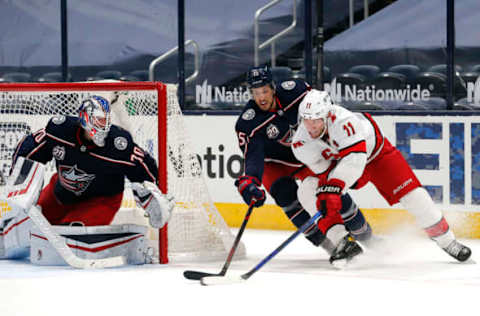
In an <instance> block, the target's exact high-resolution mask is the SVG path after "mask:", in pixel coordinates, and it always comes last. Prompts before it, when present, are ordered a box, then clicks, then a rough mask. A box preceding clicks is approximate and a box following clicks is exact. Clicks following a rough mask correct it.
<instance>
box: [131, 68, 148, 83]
mask: <svg viewBox="0 0 480 316" xmlns="http://www.w3.org/2000/svg"><path fill="white" fill-rule="evenodd" d="M128 75H129V76H133V77H136V78H138V79H139V80H140V81H148V70H144V69H137V70H134V71H132V72H130V73H129V74H128Z"/></svg>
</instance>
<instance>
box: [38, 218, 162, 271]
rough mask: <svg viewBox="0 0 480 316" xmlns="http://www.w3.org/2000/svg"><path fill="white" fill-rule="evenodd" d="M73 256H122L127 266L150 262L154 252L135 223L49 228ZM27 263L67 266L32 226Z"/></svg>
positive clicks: (139, 226) (143, 229) (142, 229)
mask: <svg viewBox="0 0 480 316" xmlns="http://www.w3.org/2000/svg"><path fill="white" fill-rule="evenodd" d="M52 228H53V229H54V230H55V232H56V233H58V234H59V235H60V236H62V237H63V238H64V239H65V242H66V244H67V245H68V247H70V249H71V250H72V251H73V253H74V254H75V255H76V256H77V257H79V258H82V259H104V258H111V257H117V256H122V257H125V258H126V261H127V263H128V264H144V263H150V262H151V261H152V258H151V256H152V255H153V249H149V248H147V246H146V241H145V233H146V231H147V227H145V226H141V225H134V224H125V225H108V226H52ZM31 235H32V237H31V248H30V261H31V262H32V263H33V264H38V265H67V263H66V262H65V260H64V259H63V258H62V257H61V256H60V255H59V254H58V253H57V252H56V250H55V248H54V247H53V246H52V245H51V243H50V242H48V240H47V238H45V236H44V235H43V233H42V232H41V231H40V230H39V229H38V228H37V227H36V226H35V225H34V226H33V227H32V234H31Z"/></svg>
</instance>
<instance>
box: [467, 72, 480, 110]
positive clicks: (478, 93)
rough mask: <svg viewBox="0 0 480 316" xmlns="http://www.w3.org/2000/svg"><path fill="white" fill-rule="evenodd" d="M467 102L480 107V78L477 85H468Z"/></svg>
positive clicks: (479, 77) (469, 83) (476, 82)
mask: <svg viewBox="0 0 480 316" xmlns="http://www.w3.org/2000/svg"><path fill="white" fill-rule="evenodd" d="M467 102H469V103H473V104H475V105H476V106H480V76H478V77H477V80H476V81H475V83H473V82H468V83H467Z"/></svg>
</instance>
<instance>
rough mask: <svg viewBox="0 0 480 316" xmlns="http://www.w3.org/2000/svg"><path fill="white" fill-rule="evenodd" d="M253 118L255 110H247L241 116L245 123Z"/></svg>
mask: <svg viewBox="0 0 480 316" xmlns="http://www.w3.org/2000/svg"><path fill="white" fill-rule="evenodd" d="M254 117H255V110H254V109H248V110H246V111H245V113H243V114H242V119H244V120H245V121H250V120H251V119H253V118H254Z"/></svg>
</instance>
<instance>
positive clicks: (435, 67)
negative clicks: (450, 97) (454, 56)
mask: <svg viewBox="0 0 480 316" xmlns="http://www.w3.org/2000/svg"><path fill="white" fill-rule="evenodd" d="M427 71H429V72H438V73H441V74H444V75H445V74H447V65H446V64H438V65H433V66H431V67H430V68H428V69H427ZM455 71H457V72H462V71H463V68H462V66H460V65H455Z"/></svg>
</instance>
